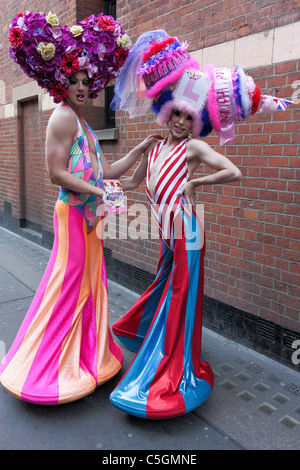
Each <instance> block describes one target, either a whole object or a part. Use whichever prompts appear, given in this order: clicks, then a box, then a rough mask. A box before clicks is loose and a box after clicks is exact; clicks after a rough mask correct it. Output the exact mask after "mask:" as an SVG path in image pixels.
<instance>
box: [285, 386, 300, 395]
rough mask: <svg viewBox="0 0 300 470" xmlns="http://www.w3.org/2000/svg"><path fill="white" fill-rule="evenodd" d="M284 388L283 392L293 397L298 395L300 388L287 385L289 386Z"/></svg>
mask: <svg viewBox="0 0 300 470" xmlns="http://www.w3.org/2000/svg"><path fill="white" fill-rule="evenodd" d="M284 388H285V390H287V391H288V392H290V393H292V394H293V395H300V387H299V386H298V385H295V384H289V385H286V386H285V387H284Z"/></svg>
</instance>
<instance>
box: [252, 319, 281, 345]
mask: <svg viewBox="0 0 300 470" xmlns="http://www.w3.org/2000/svg"><path fill="white" fill-rule="evenodd" d="M275 331H276V327H275V325H273V324H272V323H270V322H269V321H268V320H265V319H263V318H259V320H258V325H257V333H258V335H259V336H260V337H261V338H264V339H266V340H268V341H270V342H274V341H275Z"/></svg>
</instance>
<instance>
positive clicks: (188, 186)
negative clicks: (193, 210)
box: [177, 181, 196, 206]
mask: <svg viewBox="0 0 300 470" xmlns="http://www.w3.org/2000/svg"><path fill="white" fill-rule="evenodd" d="M177 196H178V197H181V196H184V197H185V200H186V202H187V204H191V205H192V206H194V205H195V204H196V198H195V186H194V183H193V182H192V181H188V182H187V183H185V184H184V185H183V186H182V187H181V188H180V189H179V190H178V192H177Z"/></svg>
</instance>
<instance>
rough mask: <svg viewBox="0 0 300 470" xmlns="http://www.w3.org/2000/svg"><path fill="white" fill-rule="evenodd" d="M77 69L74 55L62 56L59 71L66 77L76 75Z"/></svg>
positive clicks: (77, 64)
mask: <svg viewBox="0 0 300 470" xmlns="http://www.w3.org/2000/svg"><path fill="white" fill-rule="evenodd" d="M79 68H80V67H79V62H78V58H77V57H76V56H75V55H72V54H69V55H65V56H64V58H63V60H62V62H61V69H62V70H63V71H64V72H65V74H66V75H67V76H69V77H71V76H72V75H76V73H77V72H78V70H79Z"/></svg>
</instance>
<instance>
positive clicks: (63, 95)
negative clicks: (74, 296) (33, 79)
mask: <svg viewBox="0 0 300 470" xmlns="http://www.w3.org/2000/svg"><path fill="white" fill-rule="evenodd" d="M50 95H51V96H53V101H54V103H60V102H61V101H63V100H66V99H67V98H68V90H67V89H66V88H64V87H63V86H62V85H61V83H57V84H56V85H53V87H52V88H51V89H50Z"/></svg>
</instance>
